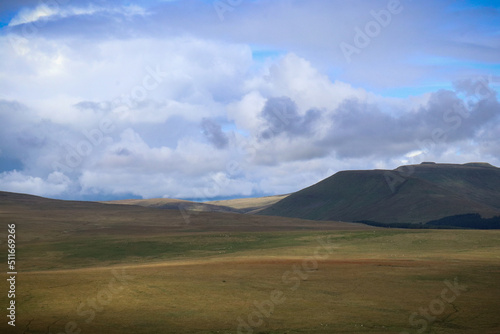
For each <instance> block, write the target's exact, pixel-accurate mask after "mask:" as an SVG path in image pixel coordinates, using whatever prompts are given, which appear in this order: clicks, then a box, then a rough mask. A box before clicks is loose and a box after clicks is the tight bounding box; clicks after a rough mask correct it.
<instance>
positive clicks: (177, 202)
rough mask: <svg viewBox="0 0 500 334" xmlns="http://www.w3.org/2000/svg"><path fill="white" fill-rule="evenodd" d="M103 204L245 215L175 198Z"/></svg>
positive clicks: (240, 211)
mask: <svg viewBox="0 0 500 334" xmlns="http://www.w3.org/2000/svg"><path fill="white" fill-rule="evenodd" d="M221 202H222V201H221ZM101 203H105V204H122V205H137V206H143V207H148V208H157V209H170V210H186V211H203V212H233V213H243V210H239V209H237V208H233V207H230V206H223V205H215V204H209V203H199V202H191V201H185V200H181V199H174V198H153V199H124V200H117V201H107V202H101Z"/></svg>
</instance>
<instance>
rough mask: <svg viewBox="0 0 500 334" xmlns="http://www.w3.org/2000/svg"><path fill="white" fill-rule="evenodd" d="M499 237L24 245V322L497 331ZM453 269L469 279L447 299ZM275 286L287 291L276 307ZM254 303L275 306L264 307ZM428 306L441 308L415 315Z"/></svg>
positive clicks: (165, 329)
mask: <svg viewBox="0 0 500 334" xmlns="http://www.w3.org/2000/svg"><path fill="white" fill-rule="evenodd" d="M318 238H319V239H318ZM319 240H322V241H323V245H325V244H326V245H329V246H328V247H329V248H328V249H329V252H328V251H327V250H326V249H325V248H321V247H322V246H321V245H322V244H321V243H320V241H319ZM499 240H500V232H498V231H459V230H454V231H450V230H440V231H432V230H429V231H415V230H365V231H327V232H319V231H312V232H311V231H308V232H292V231H289V232H286V233H283V232H221V233H179V234H177V235H172V236H169V235H164V236H161V235H160V236H141V237H140V238H131V237H123V236H114V237H105V236H103V237H100V238H99V239H89V238H82V239H80V240H74V241H71V240H68V241H64V242H63V241H57V242H50V241H49V242H43V243H39V244H37V245H35V247H33V246H31V247H30V246H29V245H22V246H21V247H20V250H19V257H20V258H21V260H20V274H19V275H18V295H17V303H18V320H17V327H16V330H17V331H16V332H17V333H61V332H63V333H64V332H68V333H72V332H74V333H77V332H79V333H237V332H238V325H239V324H241V323H239V320H238V319H239V318H240V319H242V320H243V321H245V323H247V324H248V323H251V324H253V325H254V326H250V325H248V326H249V327H245V326H240V332H241V333H250V332H253V333H401V332H403V331H406V332H408V333H417V330H420V329H423V328H424V326H425V327H426V329H427V332H431V333H499V332H500V319H499V318H498V314H499V311H500V300H499V298H498V297H500V286H499V284H498V282H499V281H500V243H499ZM317 250H321V251H320V252H319V253H318V252H317ZM315 252H316V254H319V255H318V256H321V259H319V258H314V254H315ZM307 259H308V260H309V261H305V260H307ZM314 259H316V260H317V262H316V264H315V262H314ZM304 267H305V268H304ZM21 268H22V269H21ZM297 268H298V269H297ZM113 269H114V270H115V271H113ZM295 269H297V270H298V271H295V272H294V270H295ZM287 273H288V274H287ZM284 275H285V278H284ZM455 279H457V281H458V284H459V286H462V285H464V286H466V287H467V290H466V291H460V292H459V295H458V296H456V299H455V300H454V301H453V303H451V304H449V303H447V302H442V305H444V308H443V310H440V309H439V308H440V307H441V306H440V304H439V302H436V300H437V301H439V300H441V301H442V299H441V297H440V295H441V293H442V290H443V289H445V288H446V287H447V285H446V284H445V281H449V282H454V280H455ZM110 282H113V283H112V284H111V283H110ZM273 291H279V292H281V293H282V295H281V298H280V299H284V300H282V302H280V303H276V304H274V303H273V306H272V307H270V306H269V302H268V301H269V300H270V296H271V294H272V293H273ZM451 296H453V295H451ZM448 297H449V296H448ZM266 301H267V304H265V303H266ZM6 302H7V300H6V296H2V304H4V305H5V303H6ZM255 303H257V304H258V305H267V309H266V308H265V310H268V311H269V313H271V312H270V311H272V314H270V315H269V316H266V315H265V314H264V315H262V316H260V318H259V315H258V314H259V313H255V311H258V308H257V306H256V305H255ZM430 307H434V309H432V310H434V311H435V312H434V313H435V314H434V316H435V320H433V321H424V320H423V319H425V318H424V317H422V316H417V317H416V318H415V319H414V323H413V325H414V326H412V325H411V324H410V322H409V317H410V316H411V314H412V313H414V312H417V314H418V313H420V311H419V309H420V308H425V309H429V308H430ZM438 311H439V312H438ZM263 313H265V312H260V314H263ZM431 315H432V313H431ZM249 316H250V320H249ZM252 316H253V318H252ZM261 321H262V324H260V322H261ZM419 321H420V322H419ZM257 325H258V326H257ZM5 327H6V325H5V323H4V324H2V325H1V326H0V328H5ZM65 327H66V328H65ZM68 329H69V330H68ZM79 330H80V331H79Z"/></svg>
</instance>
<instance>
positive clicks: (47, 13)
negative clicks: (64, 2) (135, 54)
mask: <svg viewBox="0 0 500 334" xmlns="http://www.w3.org/2000/svg"><path fill="white" fill-rule="evenodd" d="M96 13H106V14H122V15H124V16H134V15H140V16H144V15H146V14H147V12H146V11H145V10H144V9H143V8H142V7H140V6H137V5H129V6H124V7H107V8H106V7H99V6H95V5H93V4H89V5H88V6H87V7H74V6H67V7H62V6H60V5H59V4H58V3H57V2H52V3H51V6H48V5H47V4H45V3H41V4H40V5H38V6H37V7H35V8H23V9H22V10H21V11H20V12H19V13H18V14H17V15H16V16H14V17H13V18H12V19H11V20H10V22H9V26H10V27H13V26H16V25H20V24H27V23H34V24H35V25H36V26H37V27H39V26H43V25H44V24H45V23H46V21H47V20H50V19H55V18H58V19H60V18H66V17H71V16H78V15H93V14H96ZM40 21H42V22H40Z"/></svg>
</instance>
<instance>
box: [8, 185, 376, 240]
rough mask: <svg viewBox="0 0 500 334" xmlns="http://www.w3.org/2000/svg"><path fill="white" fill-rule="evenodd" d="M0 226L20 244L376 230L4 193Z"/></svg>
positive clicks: (279, 218) (363, 227)
mask: <svg viewBox="0 0 500 334" xmlns="http://www.w3.org/2000/svg"><path fill="white" fill-rule="evenodd" d="M191 203H192V202H191ZM0 221H1V222H2V223H3V224H4V226H5V225H6V224H11V223H14V224H16V231H17V235H18V237H17V239H16V240H17V241H18V242H19V241H20V242H30V243H32V242H36V241H44V240H55V239H57V240H59V239H60V240H68V239H69V238H72V237H77V238H80V237H82V238H88V237H91V238H94V237H98V236H104V235H107V236H123V235H126V236H133V237H138V236H150V235H157V234H162V233H163V234H164V233H191V232H217V233H219V232H222V231H226V232H265V231H307V230H310V231H314V230H316V231H327V230H365V229H370V230H373V228H372V227H369V226H366V225H362V224H348V223H340V222H320V221H310V220H303V219H290V218H281V217H266V216H258V215H244V214H238V213H228V212H203V211H195V210H189V209H186V210H177V209H176V210H168V209H164V208H163V209H159V208H153V207H144V206H138V205H116V204H104V203H98V202H86V201H63V200H55V199H49V198H44V197H39V196H32V195H26V194H18V193H11V192H3V191H0Z"/></svg>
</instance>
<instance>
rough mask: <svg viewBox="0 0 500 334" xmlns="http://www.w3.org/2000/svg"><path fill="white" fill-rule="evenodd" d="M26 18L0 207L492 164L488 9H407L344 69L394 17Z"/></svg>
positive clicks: (51, 10)
mask: <svg viewBox="0 0 500 334" xmlns="http://www.w3.org/2000/svg"><path fill="white" fill-rule="evenodd" d="M19 3H20V4H19V5H14V4H13V3H9V4H6V3H1V4H0V10H1V8H7V7H6V6H7V5H8V6H9V7H8V8H9V9H8V10H9V11H11V12H13V13H15V15H13V16H12V18H11V19H10V20H8V21H7V22H6V23H8V24H9V25H8V26H5V27H3V28H1V29H0V48H1V49H2V51H3V52H2V54H1V55H0V77H1V78H2V79H1V80H0V92H1V93H0V94H1V95H0V124H1V125H2V126H1V128H0V189H1V190H9V191H19V192H28V193H34V194H40V195H46V196H55V197H63V198H94V199H99V198H101V197H102V196H105V197H106V198H109V197H113V196H114V197H120V196H127V195H134V196H139V197H163V196H166V197H179V198H197V199H209V198H213V197H217V198H219V197H238V196H250V195H265V194H277V193H287V192H291V191H294V190H297V189H300V188H302V187H305V186H308V185H310V184H312V183H314V182H317V181H319V180H320V179H321V178H324V177H327V176H329V175H330V174H333V173H334V172H336V171H338V170H342V169H353V168H355V169H361V168H394V167H396V166H398V165H401V164H404V163H408V162H417V163H418V162H419V159H420V160H422V159H424V160H435V161H447V162H462V163H463V162H467V161H468V160H475V161H477V160H486V161H488V162H490V163H492V164H495V165H500V160H499V159H500V158H499V157H500V152H499V147H500V142H499V137H498V133H499V131H500V128H499V124H500V116H499V110H500V106H499V102H498V97H497V91H498V82H499V80H498V78H499V76H498V70H497V69H495V67H494V66H491V63H492V62H493V63H494V62H495V61H496V59H497V55H498V43H496V41H495V39H494V38H492V37H488V36H494V34H493V30H492V29H493V27H495V26H497V25H494V24H492V23H494V22H496V21H495V19H497V18H498V12H497V11H495V10H490V11H489V12H488V13H489V14H488V15H486V14H484V13H482V14H481V13H480V11H477V10H473V9H471V8H469V7H467V6H463V7H460V6H457V5H451V4H447V3H436V2H432V1H421V2H405V3H404V4H403V6H404V9H403V11H402V12H401V13H400V14H398V15H396V16H394V17H393V18H392V21H391V23H390V24H389V25H388V26H387V27H385V28H384V30H383V31H381V33H380V35H378V36H376V37H375V38H373V39H372V40H371V41H370V44H369V46H367V47H366V48H364V49H363V50H362V52H360V53H359V54H356V56H355V57H354V58H353V61H352V64H348V63H347V62H346V61H345V59H344V57H343V55H342V53H341V51H340V49H339V44H340V43H341V42H343V41H347V42H352V38H353V35H354V33H355V30H354V29H355V27H357V26H359V27H361V28H363V27H364V25H365V24H366V23H367V22H368V21H369V20H372V19H373V17H372V16H371V15H370V11H371V10H380V9H383V8H384V6H386V5H387V2H386V1H385V2H384V1H380V2H379V1H375V2H366V1H359V2H358V1H355V4H356V6H354V5H352V3H347V2H344V1H327V2H326V1H321V0H313V1H302V0H301V1H292V2H291V1H270V2H265V1H257V2H245V3H244V4H242V5H241V6H238V7H237V8H235V10H234V11H231V12H227V13H226V19H225V20H224V22H223V23H221V22H220V21H219V18H218V15H217V13H216V12H215V10H214V8H213V6H212V3H210V2H203V1H182V2H181V1H173V2H155V1H153V2H151V4H150V5H148V3H142V4H141V7H137V6H135V7H134V6H120V5H117V4H116V3H113V2H107V1H100V2H98V3H94V4H88V2H85V1H80V0H75V1H72V2H71V3H68V4H65V5H63V4H61V5H60V6H52V7H51V6H48V5H43V4H39V3H36V2H30V1H27V0H23V1H21V2H19ZM236 9H237V10H236ZM430 9H432V10H430ZM6 10H7V9H6ZM270 13H275V14H276V13H277V14H276V15H269V14H270ZM457 13H459V14H460V15H455V14H457ZM146 16H147V20H144V18H145V17H146ZM459 17H460V18H466V21H467V22H468V23H467V24H464V23H463V22H462V19H459ZM490 20H491V22H490ZM443 21H445V22H447V24H446V27H445V25H443V24H442V23H441V22H443ZM424 27H426V28H428V29H423V28H424ZM28 28H33V29H31V30H28ZM416 31H418V33H416ZM28 32H29V33H28ZM266 54H269V56H265V57H264V56H262V55H266ZM495 57H496V58H495ZM465 69H467V70H465ZM488 72H491V73H488ZM490 74H491V75H490ZM443 82H446V83H450V84H445V85H444V86H445V87H443V84H442V83H443ZM451 83H454V84H451ZM387 87H393V88H394V89H396V91H403V92H409V93H406V94H395V95H398V96H396V97H395V96H393V95H394V94H385V89H386V88H387ZM399 95H402V96H399ZM408 95H410V96H408Z"/></svg>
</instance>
